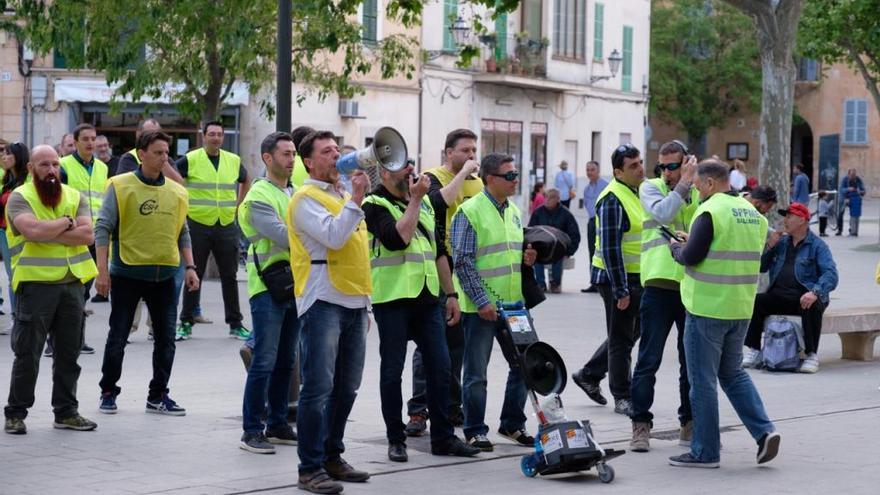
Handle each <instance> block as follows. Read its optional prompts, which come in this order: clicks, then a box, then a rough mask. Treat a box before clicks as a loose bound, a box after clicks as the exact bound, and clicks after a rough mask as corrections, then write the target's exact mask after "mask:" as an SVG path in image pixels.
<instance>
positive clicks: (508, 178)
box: [489, 170, 519, 182]
mask: <svg viewBox="0 0 880 495" xmlns="http://www.w3.org/2000/svg"><path fill="white" fill-rule="evenodd" d="M489 175H491V176H493V177H501V178H502V179H504V180H506V181H507V182H513V181H515V180H516V179H517V178H519V172H517V171H516V170H511V171H510V172H507V173H504V174H489Z"/></svg>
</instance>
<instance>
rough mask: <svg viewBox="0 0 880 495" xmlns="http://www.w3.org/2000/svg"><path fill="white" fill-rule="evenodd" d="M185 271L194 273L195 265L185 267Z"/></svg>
mask: <svg viewBox="0 0 880 495" xmlns="http://www.w3.org/2000/svg"><path fill="white" fill-rule="evenodd" d="M186 269H187V270H192V271H196V265H186Z"/></svg>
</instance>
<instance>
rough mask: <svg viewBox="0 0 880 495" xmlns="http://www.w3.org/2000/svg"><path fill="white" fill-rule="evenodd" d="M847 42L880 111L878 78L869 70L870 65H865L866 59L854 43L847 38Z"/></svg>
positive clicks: (851, 56) (851, 55)
mask: <svg viewBox="0 0 880 495" xmlns="http://www.w3.org/2000/svg"><path fill="white" fill-rule="evenodd" d="M845 43H846V46H847V49H848V51H849V56H850V58H851V59H852V60H853V62H854V63H855V65H856V67H857V68H858V69H859V72H861V74H862V77H863V78H864V79H865V86H867V87H868V91H869V92H870V93H871V96H872V97H873V98H874V106H876V107H877V110H878V111H880V88H878V87H877V79H875V78H874V77H872V76H871V72H870V70H868V66H867V65H865V61H864V60H862V57H861V55H860V54H859V52H858V51H856V49H855V48H854V47H853V46H852V43H850V42H849V40H847V41H846V42H845Z"/></svg>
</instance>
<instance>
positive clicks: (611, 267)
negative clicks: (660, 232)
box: [590, 193, 638, 299]
mask: <svg viewBox="0 0 880 495" xmlns="http://www.w3.org/2000/svg"><path fill="white" fill-rule="evenodd" d="M636 194H638V193H636ZM596 215H597V216H598V217H599V230H598V232H597V233H596V234H597V235H598V236H599V245H600V246H601V247H602V250H601V252H600V253H596V254H599V255H600V256H601V257H602V260H603V261H604V262H605V269H604V270H603V269H601V268H598V267H596V266H593V267H592V270H591V274H590V282H591V283H592V284H610V285H611V292H612V293H613V294H614V298H615V299H622V298H624V297H626V296H628V295H629V288H628V284H627V273H626V267H625V266H624V263H623V233H624V232H626V231H627V230H629V218H628V217H627V216H626V211H624V209H623V205H621V204H620V201H619V200H618V199H617V196H615V195H613V194H606V195H605V197H604V198H602V200H601V201H600V202H599V203H598V204H597V205H596ZM633 276H634V277H635V278H636V279H637V278H638V274H633ZM636 284H637V282H636Z"/></svg>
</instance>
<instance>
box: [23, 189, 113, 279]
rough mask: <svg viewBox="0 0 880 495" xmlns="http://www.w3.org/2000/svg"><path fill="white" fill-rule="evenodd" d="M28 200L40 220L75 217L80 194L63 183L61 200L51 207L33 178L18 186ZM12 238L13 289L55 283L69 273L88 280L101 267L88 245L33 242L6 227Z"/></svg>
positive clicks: (93, 276)
mask: <svg viewBox="0 0 880 495" xmlns="http://www.w3.org/2000/svg"><path fill="white" fill-rule="evenodd" d="M15 192H18V193H20V194H21V196H22V197H23V198H24V199H25V201H27V203H28V205H29V206H30V207H31V210H32V211H33V214H34V216H35V217H36V219H37V220H42V221H45V220H57V219H59V218H61V217H62V216H64V215H67V216H70V217H72V218H75V217H76V214H77V210H78V209H79V202H80V194H79V191H77V190H76V189H74V188H72V187H70V186H68V185H66V184H62V185H61V202H60V203H59V204H58V206H56V207H55V208H49V207H47V206H45V205H43V203H42V201H40V196H39V195H38V194H37V190H36V188H35V186H34V183H33V182H32V181H30V182H26V183H24V184H23V185H21V186H20V187H18V188H16V189H15ZM6 232H7V237H8V239H9V240H10V243H9V244H10V246H12V247H11V248H10V252H12V250H13V249H15V252H16V253H17V254H16V255H15V256H10V258H11V261H12V269H13V270H12V290H13V291H17V290H18V285H19V284H20V283H22V282H45V283H56V282H59V281H61V280H64V279H65V278H66V277H67V276H68V273H70V274H72V275H73V276H74V277H76V278H78V279H79V280H80V282H82V283H86V282H88V281H89V280H91V279H93V278H95V276H96V275H97V274H98V268H97V267H96V266H95V262H94V261H93V260H92V256H91V254H89V249H88V247H86V246H67V245H64V244H61V243H57V242H34V241H29V240H27V239H25V237H24V236H23V235H21V234H18V235H16V234H14V233H13V229H12V228H8V229H7V230H6Z"/></svg>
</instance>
